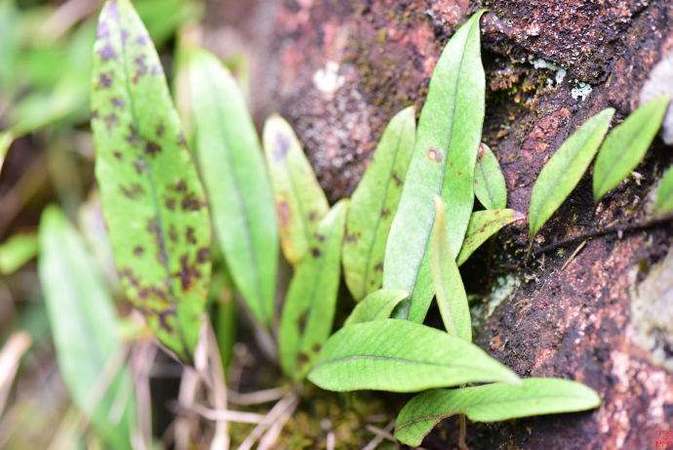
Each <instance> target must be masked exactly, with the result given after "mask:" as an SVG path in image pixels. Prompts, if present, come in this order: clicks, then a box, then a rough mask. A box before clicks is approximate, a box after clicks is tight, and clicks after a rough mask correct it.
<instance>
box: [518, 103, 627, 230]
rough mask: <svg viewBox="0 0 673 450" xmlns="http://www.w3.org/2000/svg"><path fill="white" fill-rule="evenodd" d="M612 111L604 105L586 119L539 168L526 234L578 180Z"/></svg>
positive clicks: (597, 143) (607, 125)
mask: <svg viewBox="0 0 673 450" xmlns="http://www.w3.org/2000/svg"><path fill="white" fill-rule="evenodd" d="M614 113H615V110H614V109H612V108H606V109H604V110H603V111H601V112H599V113H598V114H596V115H595V116H593V117H591V118H590V119H589V120H587V121H586V122H585V123H584V124H583V125H582V126H581V127H580V128H578V129H577V131H575V132H574V133H573V134H572V135H571V136H570V137H569V138H568V139H566V141H565V142H564V143H563V144H562V145H561V147H560V148H559V149H558V151H557V152H556V153H554V155H553V156H552V157H551V159H549V161H547V164H545V166H544V167H543V168H542V171H541V172H540V175H539V176H538V178H537V180H536V181H535V185H534V186H533V192H532V193H531V197H530V206H529V207H528V234H529V236H531V237H532V236H535V234H536V233H537V232H538V231H539V230H540V228H542V226H543V225H544V224H545V222H547V220H549V218H550V217H551V216H552V214H554V212H556V210H557V209H558V208H559V206H561V204H562V203H563V202H564V201H565V199H566V198H567V197H568V196H569V195H570V193H571V192H572V191H573V189H575V186H577V183H579V182H580V180H581V179H582V176H583V175H584V172H586V170H587V168H588V167H589V164H591V160H592V159H594V156H595V155H596V151H598V147H599V146H600V145H601V142H602V141H603V138H604V137H605V133H607V131H608V128H609V127H610V121H611V120H612V116H613V115H614Z"/></svg>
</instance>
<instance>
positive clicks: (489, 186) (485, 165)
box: [474, 143, 507, 209]
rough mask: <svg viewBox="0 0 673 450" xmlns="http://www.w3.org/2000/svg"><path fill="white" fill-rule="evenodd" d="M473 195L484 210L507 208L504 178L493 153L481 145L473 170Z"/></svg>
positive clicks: (486, 146) (484, 145)
mask: <svg viewBox="0 0 673 450" xmlns="http://www.w3.org/2000/svg"><path fill="white" fill-rule="evenodd" d="M474 195H475V196H476V197H477V199H478V200H479V202H480V203H481V204H482V205H484V208H486V209H503V208H505V207H506V206H507V186H506V185H505V176H504V175H503V174H502V170H500V164H498V159H497V158H496V157H495V155H494V154H493V151H492V150H491V149H490V148H489V146H488V145H486V144H483V143H482V144H481V145H480V146H479V154H478V155H477V166H476V168H475V170H474Z"/></svg>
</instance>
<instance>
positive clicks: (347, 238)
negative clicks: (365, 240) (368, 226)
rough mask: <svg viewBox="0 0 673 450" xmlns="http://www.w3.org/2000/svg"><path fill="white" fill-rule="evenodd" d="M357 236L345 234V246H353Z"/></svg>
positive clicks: (356, 234)
mask: <svg viewBox="0 0 673 450" xmlns="http://www.w3.org/2000/svg"><path fill="white" fill-rule="evenodd" d="M358 239H359V236H358V233H346V235H345V236H344V242H346V243H347V244H354V243H356V242H357V241H358Z"/></svg>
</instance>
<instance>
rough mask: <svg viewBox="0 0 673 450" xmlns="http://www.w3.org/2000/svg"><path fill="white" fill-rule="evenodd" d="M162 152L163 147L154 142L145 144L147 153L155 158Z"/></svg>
mask: <svg viewBox="0 0 673 450" xmlns="http://www.w3.org/2000/svg"><path fill="white" fill-rule="evenodd" d="M160 151H161V146H159V144H157V143H156V142H154V141H147V142H146V143H145V153H147V154H148V155H150V156H154V155H156V154H157V153H159V152H160Z"/></svg>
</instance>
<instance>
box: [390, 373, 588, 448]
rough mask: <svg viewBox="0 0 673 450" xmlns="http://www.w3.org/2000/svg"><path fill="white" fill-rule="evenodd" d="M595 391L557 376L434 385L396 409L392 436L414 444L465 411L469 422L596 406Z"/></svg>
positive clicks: (494, 420)
mask: <svg viewBox="0 0 673 450" xmlns="http://www.w3.org/2000/svg"><path fill="white" fill-rule="evenodd" d="M600 403H601V400H600V398H599V397H598V394H596V392H595V391H593V390H592V389H590V388H588V387H586V386H584V385H583V384H580V383H576V382H574V381H569V380H561V379H557V378H528V379H525V380H522V381H521V383H520V384H504V383H494V384H488V385H484V386H475V387H467V388H460V389H437V390H432V391H428V392H424V393H422V394H419V395H417V396H416V397H414V398H412V399H411V400H410V401H409V402H408V403H407V404H406V405H404V408H402V410H401V411H400V413H399V415H398V416H397V420H396V422H395V437H396V438H397V439H399V441H400V442H402V443H403V444H406V445H409V446H412V447H417V446H419V445H421V442H422V441H423V438H424V437H425V436H426V435H427V434H428V433H429V432H430V431H431V430H432V428H434V426H435V425H437V424H438V423H439V422H440V421H441V420H443V419H446V418H447V417H451V416H453V415H456V414H465V415H466V416H467V417H468V418H469V419H470V420H472V421H473V422H496V421H500V420H509V419H516V418H519V417H528V416H537V415H542V414H555V413H565V412H576V411H585V410H587V409H592V408H595V407H597V406H599V405H600Z"/></svg>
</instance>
